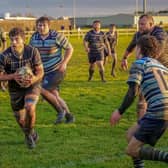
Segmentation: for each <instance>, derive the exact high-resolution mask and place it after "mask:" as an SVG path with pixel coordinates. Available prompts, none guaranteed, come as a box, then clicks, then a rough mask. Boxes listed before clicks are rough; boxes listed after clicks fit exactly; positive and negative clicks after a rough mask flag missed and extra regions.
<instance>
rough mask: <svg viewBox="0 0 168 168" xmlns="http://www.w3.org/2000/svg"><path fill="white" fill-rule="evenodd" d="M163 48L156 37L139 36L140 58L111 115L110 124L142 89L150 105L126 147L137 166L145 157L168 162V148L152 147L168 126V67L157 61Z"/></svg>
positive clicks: (138, 56) (138, 50)
mask: <svg viewBox="0 0 168 168" xmlns="http://www.w3.org/2000/svg"><path fill="white" fill-rule="evenodd" d="M161 52H162V51H161V50H160V45H159V43H158V41H157V40H156V38H155V37H153V36H149V35H144V36H142V37H141V38H140V39H139V40H138V42H137V60H136V61H135V62H134V63H133V64H132V67H131V69H130V75H129V78H128V81H127V83H128V85H129V89H128V91H127V94H126V95H125V98H124V100H123V102H122V104H121V106H120V107H119V108H118V109H117V110H116V111H114V112H113V113H112V115H111V118H110V122H111V125H115V124H116V123H117V122H118V121H119V120H120V119H121V117H122V115H123V113H124V112H125V110H126V109H127V108H128V107H129V106H130V105H131V104H132V102H133V100H134V98H135V97H136V96H137V94H138V92H139V90H141V92H142V94H143V95H144V97H145V100H146V101H147V104H148V106H147V109H146V112H145V115H144V116H143V117H142V118H141V119H140V120H139V121H138V123H137V124H136V125H134V126H133V127H132V128H131V130H132V136H130V134H129V133H128V134H127V140H128V147H127V150H126V151H127V154H128V155H129V156H131V157H132V159H133V163H134V167H135V168H143V167H144V163H143V160H154V161H164V162H166V163H168V152H165V151H160V150H158V149H155V148H153V147H152V146H154V145H155V144H156V143H157V141H158V140H159V138H160V137H161V136H162V135H163V133H164V132H165V130H166V128H167V127H168V80H167V79H168V68H166V67H165V66H163V65H162V64H161V63H160V62H158V61H157V60H159V59H160V54H161ZM156 59H157V60H156ZM145 144H149V145H150V146H145Z"/></svg>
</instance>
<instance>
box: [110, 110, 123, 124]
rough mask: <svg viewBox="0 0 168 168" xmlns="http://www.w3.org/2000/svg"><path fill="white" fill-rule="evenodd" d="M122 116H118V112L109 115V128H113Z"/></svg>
mask: <svg viewBox="0 0 168 168" xmlns="http://www.w3.org/2000/svg"><path fill="white" fill-rule="evenodd" d="M121 117H122V115H121V114H120V112H119V110H118V109H117V110H115V111H114V112H113V113H112V114H111V117H110V124H111V126H114V125H116V124H117V123H118V122H119V121H120V119H121Z"/></svg>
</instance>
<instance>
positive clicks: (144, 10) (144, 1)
mask: <svg viewBox="0 0 168 168" xmlns="http://www.w3.org/2000/svg"><path fill="white" fill-rule="evenodd" d="M143 13H144V14H145V13H146V0H143Z"/></svg>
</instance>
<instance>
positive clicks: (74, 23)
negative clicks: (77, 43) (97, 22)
mask: <svg viewBox="0 0 168 168" xmlns="http://www.w3.org/2000/svg"><path fill="white" fill-rule="evenodd" d="M73 28H74V29H76V0H73Z"/></svg>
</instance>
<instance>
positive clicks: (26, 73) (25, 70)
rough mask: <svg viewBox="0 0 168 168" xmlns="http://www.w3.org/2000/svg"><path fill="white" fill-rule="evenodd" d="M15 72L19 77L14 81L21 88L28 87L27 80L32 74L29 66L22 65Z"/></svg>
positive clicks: (28, 80)
mask: <svg viewBox="0 0 168 168" xmlns="http://www.w3.org/2000/svg"><path fill="white" fill-rule="evenodd" d="M16 72H17V73H18V74H19V75H20V76H21V79H20V80H17V81H16V82H17V83H18V84H19V85H20V86H21V87H23V88H27V87H29V86H30V83H29V82H30V80H31V78H32V76H33V72H32V70H31V69H30V67H28V66H23V67H21V68H18V69H17V71H16Z"/></svg>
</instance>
